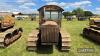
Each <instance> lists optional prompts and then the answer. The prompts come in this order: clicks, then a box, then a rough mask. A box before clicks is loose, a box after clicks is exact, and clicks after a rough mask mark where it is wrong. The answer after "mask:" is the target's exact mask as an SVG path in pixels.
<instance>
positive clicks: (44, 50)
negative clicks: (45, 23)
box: [36, 45, 53, 54]
mask: <svg viewBox="0 0 100 56" xmlns="http://www.w3.org/2000/svg"><path fill="white" fill-rule="evenodd" d="M36 52H37V53H39V54H51V53H53V46H52V45H40V46H38V47H37V51H36Z"/></svg>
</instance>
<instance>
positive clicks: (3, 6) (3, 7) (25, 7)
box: [0, 0, 100, 14]
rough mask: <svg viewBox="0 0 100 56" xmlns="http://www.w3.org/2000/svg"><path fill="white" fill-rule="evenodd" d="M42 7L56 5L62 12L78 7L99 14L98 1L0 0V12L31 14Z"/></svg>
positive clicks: (99, 3)
mask: <svg viewBox="0 0 100 56" xmlns="http://www.w3.org/2000/svg"><path fill="white" fill-rule="evenodd" d="M44 5H58V6H60V7H62V8H63V9H64V11H72V10H73V9H75V8H78V7H80V8H82V9H84V10H86V11H92V12H93V13H94V14H100V0H0V11H10V12H22V13H33V12H37V9H39V8H40V7H42V6H44Z"/></svg>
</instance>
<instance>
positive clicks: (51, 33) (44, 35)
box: [41, 25, 59, 43]
mask: <svg viewBox="0 0 100 56" xmlns="http://www.w3.org/2000/svg"><path fill="white" fill-rule="evenodd" d="M58 38H59V27H58V26H57V25H56V26H55V25H42V26H41V42H42V43H57V42H58Z"/></svg>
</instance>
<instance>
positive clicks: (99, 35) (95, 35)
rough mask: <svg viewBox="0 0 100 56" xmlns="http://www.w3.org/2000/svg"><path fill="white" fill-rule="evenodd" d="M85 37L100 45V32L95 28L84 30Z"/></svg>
mask: <svg viewBox="0 0 100 56" xmlns="http://www.w3.org/2000/svg"><path fill="white" fill-rule="evenodd" d="M83 35H84V36H86V37H87V38H90V39H91V40H94V41H96V42H98V43H100V30H96V29H94V28H84V30H83Z"/></svg>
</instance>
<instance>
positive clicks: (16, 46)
mask: <svg viewBox="0 0 100 56" xmlns="http://www.w3.org/2000/svg"><path fill="white" fill-rule="evenodd" d="M87 25H88V21H77V20H73V21H66V20H65V19H63V20H62V29H63V30H65V31H67V32H68V33H69V34H70V35H71V39H72V42H71V45H72V47H71V50H70V51H69V52H60V51H58V50H57V49H56V48H53V49H52V53H44V52H43V51H42V53H39V52H38V53H37V52H28V51H26V40H27V38H28V34H29V33H31V32H32V29H35V28H36V27H38V22H37V21H28V20H22V21H16V25H15V26H16V27H22V28H23V30H24V32H23V35H22V37H21V38H20V39H18V40H17V41H16V42H14V43H13V44H11V45H10V46H8V47H7V48H5V49H0V56H100V54H99V53H100V46H99V45H98V44H95V43H94V42H91V41H89V40H87V39H86V38H83V37H82V36H81V35H80V33H81V32H82V29H83V28H84V27H87ZM78 48H94V53H78V52H77V49H78Z"/></svg>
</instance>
